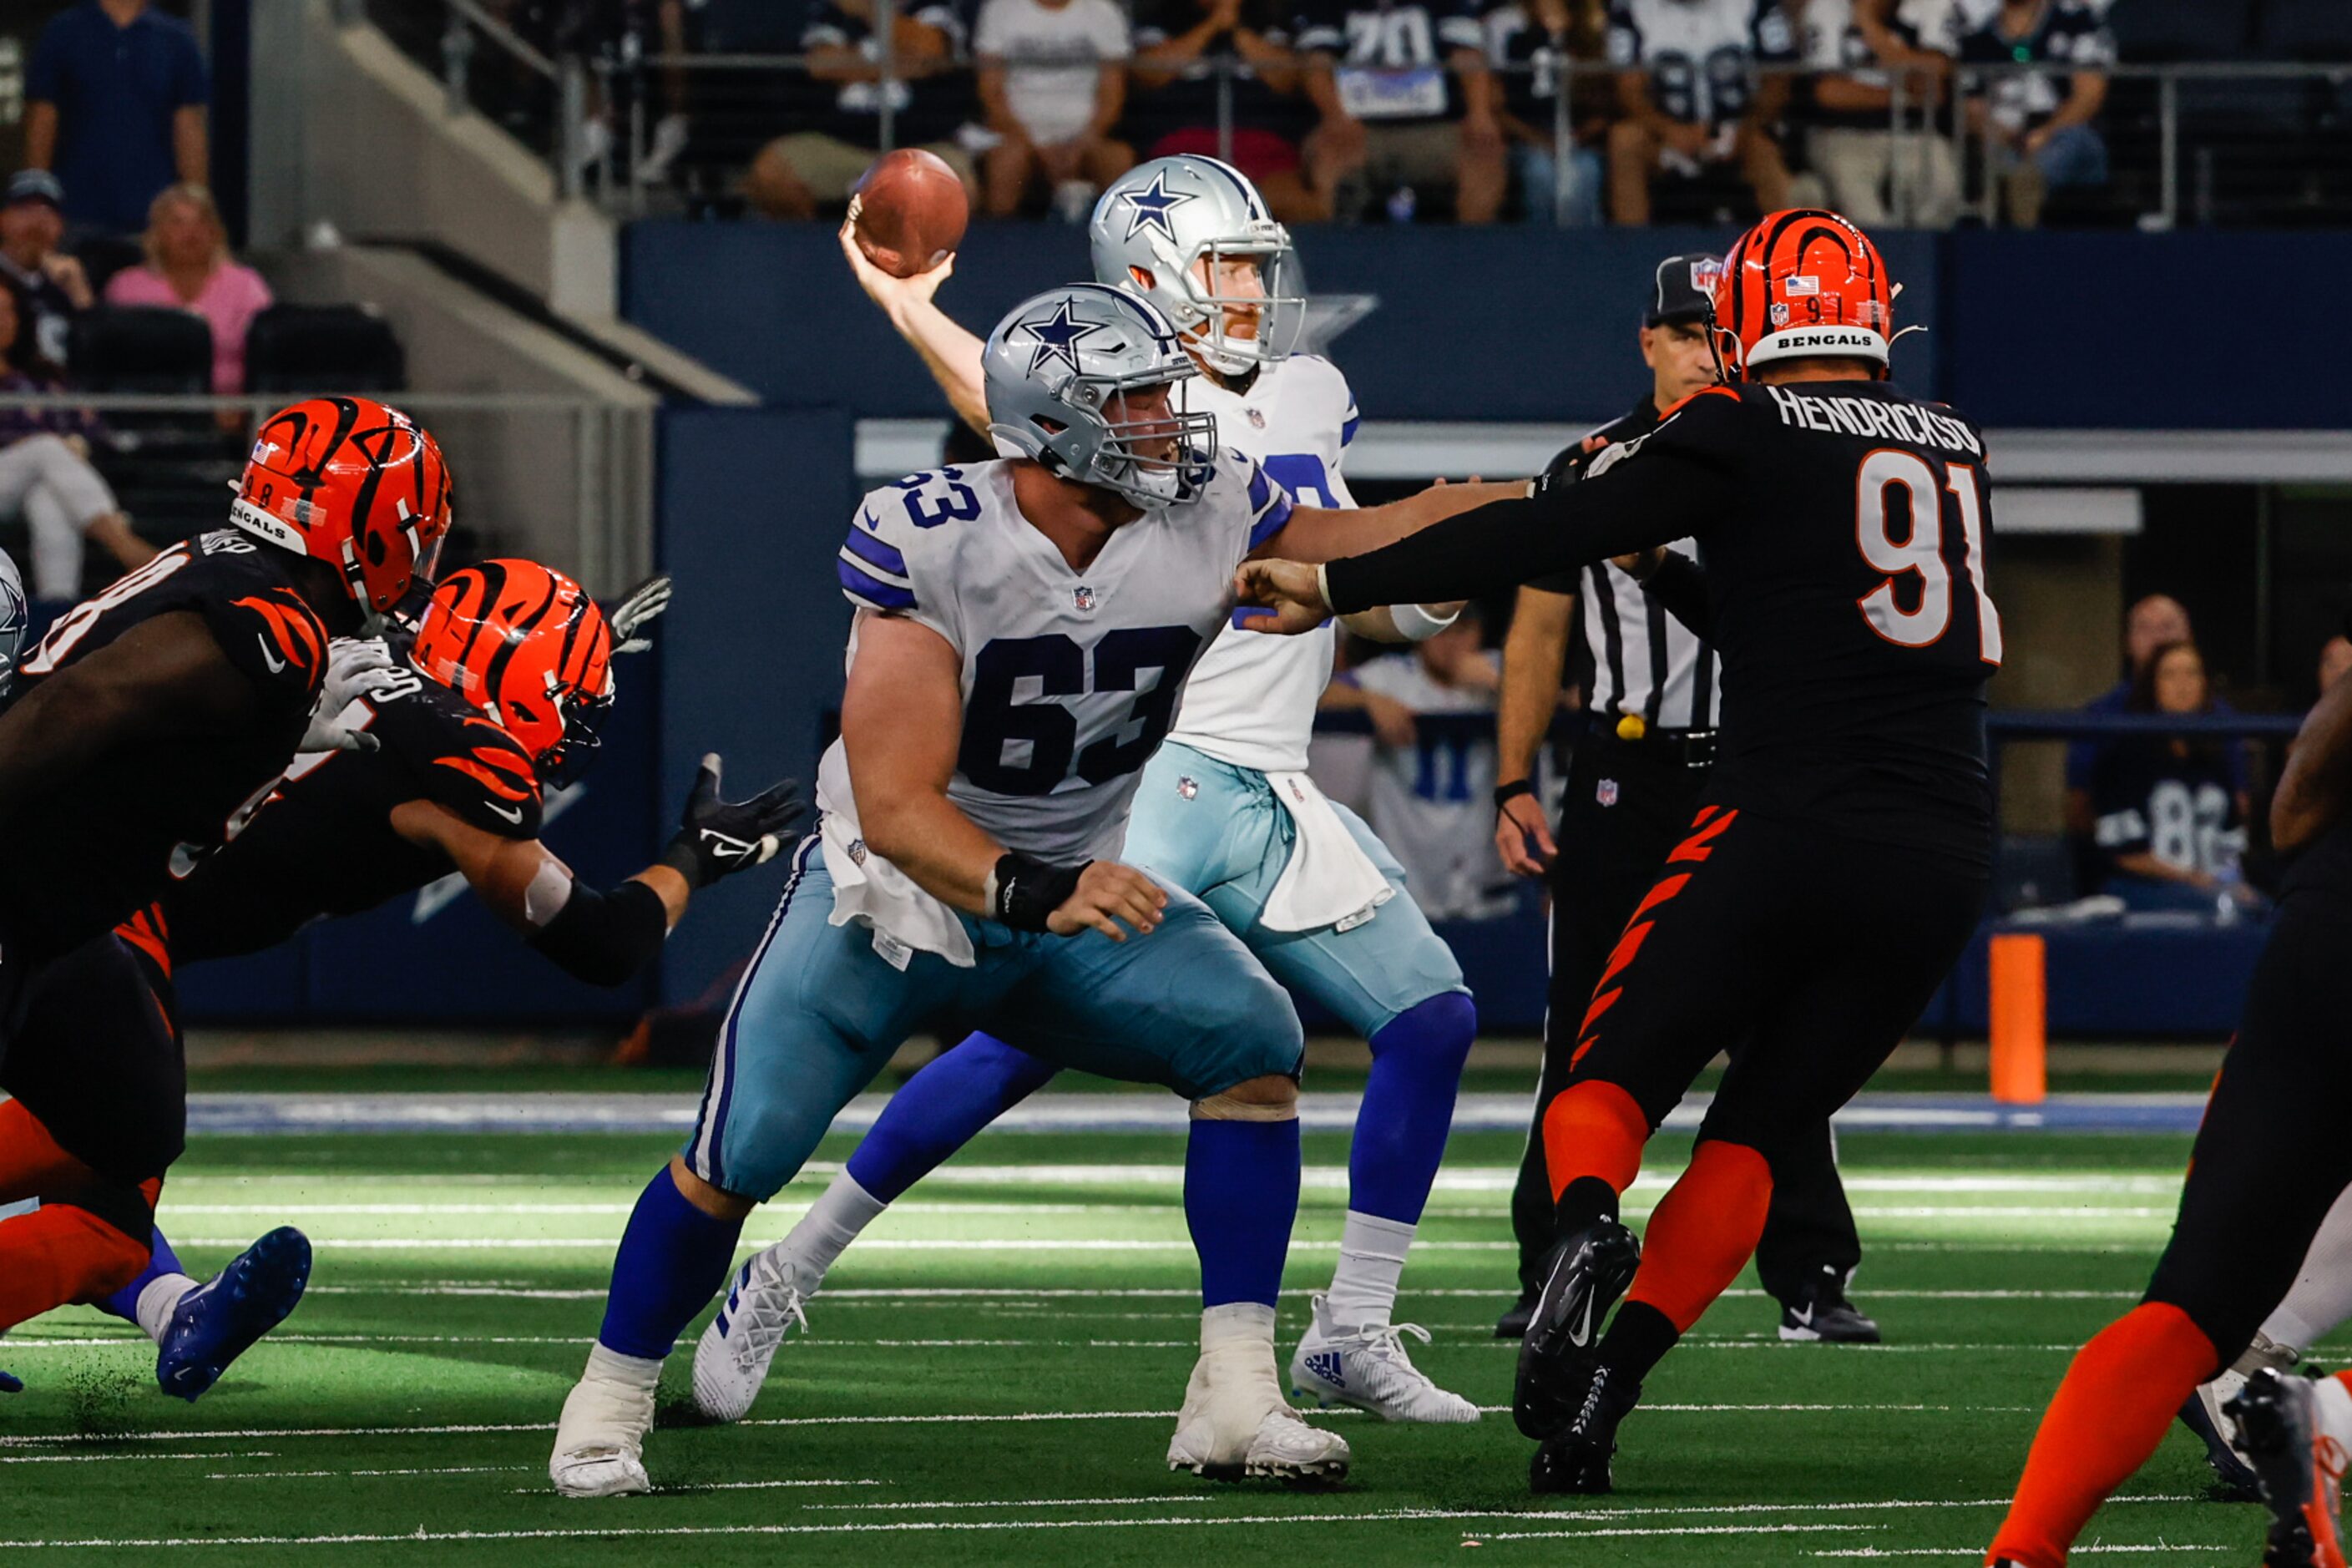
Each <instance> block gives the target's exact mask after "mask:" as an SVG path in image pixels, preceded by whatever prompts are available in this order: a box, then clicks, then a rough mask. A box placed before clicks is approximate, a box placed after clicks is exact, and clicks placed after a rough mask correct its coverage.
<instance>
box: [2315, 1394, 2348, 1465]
mask: <svg viewBox="0 0 2352 1568" xmlns="http://www.w3.org/2000/svg"><path fill="white" fill-rule="evenodd" d="M2311 1414H2312V1418H2313V1419H2312V1425H2313V1426H2316V1427H2317V1428H2318V1429H2319V1436H2323V1437H2332V1438H2334V1439H2335V1440H2336V1446H2337V1447H2341V1448H2343V1449H2344V1450H2346V1451H2347V1453H2352V1389H2347V1388H2346V1387H2345V1386H2344V1382H2343V1380H2342V1379H2341V1378H2335V1377H2323V1378H2321V1379H2320V1380H2319V1381H2317V1382H2316V1383H2315V1384H2312V1385H2311Z"/></svg>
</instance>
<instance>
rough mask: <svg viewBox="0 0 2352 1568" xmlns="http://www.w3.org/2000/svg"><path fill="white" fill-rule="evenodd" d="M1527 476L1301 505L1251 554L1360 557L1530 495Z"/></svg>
mask: <svg viewBox="0 0 2352 1568" xmlns="http://www.w3.org/2000/svg"><path fill="white" fill-rule="evenodd" d="M1527 490H1528V485H1527V481H1526V480H1524V479H1513V480H1510V481H1508V482H1507V483H1503V482H1497V483H1484V482H1480V481H1477V480H1473V481H1472V482H1471V483H1469V484H1466V485H1449V484H1447V483H1445V482H1444V480H1443V479H1441V480H1439V481H1438V482H1437V483H1436V484H1433V485H1432V486H1430V487H1429V488H1428V489H1425V490H1422V491H1419V492H1418V493H1416V494H1413V495H1409V496H1407V497H1405V498H1404V499H1403V500H1393V501H1391V502H1389V503H1388V504H1387V505H1386V506H1366V507H1339V508H1334V507H1319V506H1297V507H1293V508H1291V509H1290V520H1289V521H1287V522H1286V523H1284V524H1283V525H1282V527H1281V528H1280V529H1279V530H1277V531H1275V532H1274V533H1271V534H1269V535H1267V536H1266V538H1265V542H1262V543H1261V544H1259V545H1258V547H1257V548H1256V549H1255V551H1253V552H1251V554H1252V555H1253V556H1254V557H1256V558H1261V559H1265V560H1281V561H1307V562H1317V561H1337V560H1339V558H1340V557H1341V556H1343V555H1361V554H1363V553H1365V552H1368V551H1372V550H1378V549H1379V548H1380V547H1381V546H1382V545H1384V544H1391V543H1393V542H1396V541H1397V540H1400V539H1402V538H1405V537H1406V536H1407V535H1409V534H1412V533H1416V532H1418V531H1421V530H1422V529H1424V528H1427V527H1428V526H1430V524H1432V523H1434V522H1439V521H1444V519H1446V518H1449V517H1454V516H1457V515H1459V514H1461V513H1463V512H1465V511H1469V510H1473V509H1475V508H1476V507H1480V506H1483V505H1485V504H1486V503H1487V502H1489V501H1497V500H1508V499H1510V498H1512V497H1514V496H1523V495H1525V494H1527ZM1467 596H1468V595H1430V598H1433V599H1437V600H1440V601H1443V600H1445V599H1450V598H1457V597H1464V598H1466V597H1467ZM1393 602H1394V603H1397V604H1401V605H1403V604H1412V603H1416V602H1419V603H1427V602H1428V600H1427V599H1423V600H1418V601H1416V600H1414V599H1412V598H1405V599H1398V600H1395V601H1393Z"/></svg>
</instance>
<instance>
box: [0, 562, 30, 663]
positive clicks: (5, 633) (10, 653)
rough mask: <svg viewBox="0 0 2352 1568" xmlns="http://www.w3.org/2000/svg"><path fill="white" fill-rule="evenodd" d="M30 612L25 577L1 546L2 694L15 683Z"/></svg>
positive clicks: (0, 649) (0, 643) (0, 660)
mask: <svg viewBox="0 0 2352 1568" xmlns="http://www.w3.org/2000/svg"><path fill="white" fill-rule="evenodd" d="M30 619H31V616H30V615H29V614H28V613H27V611H26V603H25V580H24V579H23V578H21V577H19V576H17V575H16V563H15V562H14V561H11V560H9V559H8V552H6V551H5V550H0V697H5V696H6V695H8V691H9V689H10V688H11V687H13V686H15V685H16V661H17V659H18V658H19V657H20V656H21V655H22V654H23V652H24V648H25V629H26V624H27V623H28V622H29V621H30Z"/></svg>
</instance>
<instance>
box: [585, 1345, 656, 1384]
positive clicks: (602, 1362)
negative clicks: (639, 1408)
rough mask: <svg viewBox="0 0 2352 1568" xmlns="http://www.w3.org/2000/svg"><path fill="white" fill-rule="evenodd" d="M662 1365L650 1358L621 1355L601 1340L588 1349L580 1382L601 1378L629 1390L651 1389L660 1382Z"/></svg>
mask: <svg viewBox="0 0 2352 1568" xmlns="http://www.w3.org/2000/svg"><path fill="white" fill-rule="evenodd" d="M661 1369H662V1363H660V1362H659V1361H658V1360H656V1359H655V1358H653V1357H651V1356H641V1355H623V1354H622V1353H621V1352H619V1351H616V1350H611V1349H608V1348H606V1346H605V1344H604V1342H603V1341H602V1340H599V1341H597V1342H595V1343H594V1344H592V1345H590V1346H589V1347H588V1367H587V1370H586V1371H584V1372H583V1373H581V1374H580V1381H581V1382H583V1383H586V1382H588V1381H589V1380H591V1379H592V1378H603V1379H604V1381H606V1382H608V1383H617V1384H623V1385H624V1386H626V1387H630V1388H652V1387H654V1386H656V1384H659V1383H660V1382H661Z"/></svg>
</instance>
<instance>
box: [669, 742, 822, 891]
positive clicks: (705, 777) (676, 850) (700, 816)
mask: <svg viewBox="0 0 2352 1568" xmlns="http://www.w3.org/2000/svg"><path fill="white" fill-rule="evenodd" d="M807 814H808V803H807V802H806V801H805V800H803V798H802V796H801V785H800V781H799V780H798V779H786V780H784V781H783V782H782V784H772V785H770V786H769V787H768V788H766V789H764V790H761V792H760V793H759V794H758V795H753V796H752V797H751V799H749V800H742V801H730V800H722V799H720V798H719V753H718V752H711V753H710V754H709V755H708V756H706V757H704V758H703V759H702V768H701V771H700V772H699V773H697V774H696V775H695V780H694V788H693V789H692V790H691V791H689V792H688V795H687V797H686V812H685V815H684V816H681V817H680V818H679V819H678V826H677V837H674V838H672V839H671V840H670V841H669V847H668V848H667V849H666V850H664V851H663V852H662V862H663V864H665V865H667V866H668V867H669V868H670V869H672V870H674V871H676V872H677V874H678V875H679V876H681V877H684V878H685V879H686V880H687V885H688V886H689V887H692V888H695V889H703V888H707V887H709V886H710V884H711V883H713V882H716V881H718V880H719V879H720V878H721V877H727V876H731V875H733V874H734V873H735V872H737V871H748V870H750V869H751V868H752V867H754V866H759V865H764V864H765V863H766V862H768V861H769V860H772V859H773V858H775V855H776V851H777V850H779V849H781V848H782V847H784V845H785V843H786V842H787V841H788V840H789V839H790V838H791V837H792V834H793V827H794V826H796V825H797V824H798V823H799V821H800V819H801V818H802V817H803V816H806V815H807Z"/></svg>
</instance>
